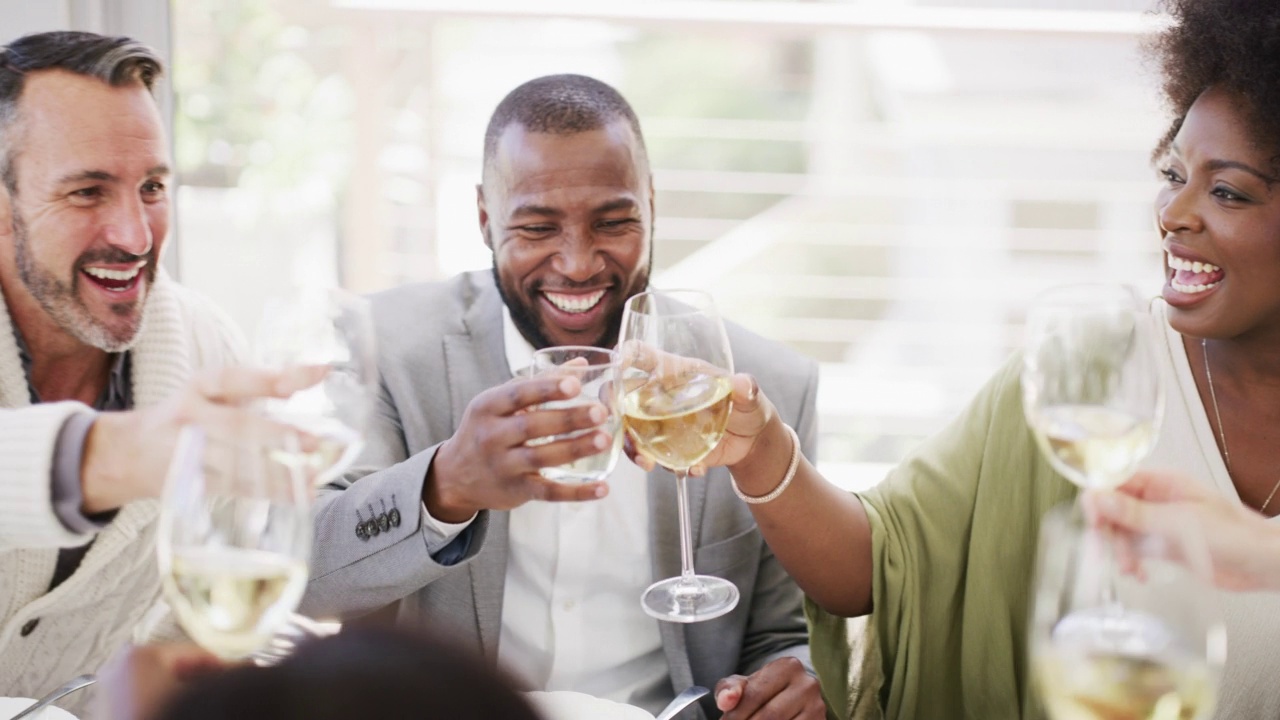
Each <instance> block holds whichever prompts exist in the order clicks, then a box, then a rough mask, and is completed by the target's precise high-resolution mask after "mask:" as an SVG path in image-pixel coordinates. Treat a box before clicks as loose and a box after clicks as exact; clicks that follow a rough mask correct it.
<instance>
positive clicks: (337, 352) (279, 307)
mask: <svg viewBox="0 0 1280 720" xmlns="http://www.w3.org/2000/svg"><path fill="white" fill-rule="evenodd" d="M257 348H258V359H259V361H260V362H261V363H262V364H264V365H265V366H266V367H272V368H283V367H288V366H291V365H325V366H328V367H329V374H328V375H327V376H325V379H324V380H323V381H322V382H321V383H319V384H317V385H315V386H313V387H310V388H307V389H305V390H302V391H300V392H297V393H294V394H293V395H292V396H291V397H289V398H288V399H274V400H268V401H266V402H265V403H264V405H265V408H266V411H267V413H268V414H269V415H270V416H271V417H272V418H274V419H276V420H279V421H280V422H285V423H289V424H291V425H293V426H295V427H297V428H298V429H300V430H303V431H304V432H306V433H308V434H310V435H311V436H313V437H314V438H315V439H316V442H315V443H314V445H313V447H312V449H311V450H309V451H308V452H305V453H300V454H299V455H298V456H297V457H296V458H295V459H294V460H295V462H297V463H298V465H299V467H301V468H302V469H303V470H304V472H306V473H307V475H309V476H310V477H311V478H312V482H314V483H315V484H316V485H323V484H325V483H327V482H329V481H330V480H333V479H334V478H336V477H338V476H339V475H340V474H341V473H342V471H343V470H345V469H347V468H348V467H349V466H350V465H351V463H352V462H354V461H355V458H356V456H357V455H359V454H360V450H361V448H362V447H363V446H364V434H365V432H367V430H368V424H369V418H370V416H371V414H372V411H373V404H374V401H375V398H376V397H377V382H378V374H377V373H378V371H377V367H376V365H375V363H376V356H375V352H374V330H373V312H372V310H371V308H370V303H369V301H368V300H367V299H365V298H362V297H360V296H358V295H353V294H351V293H349V292H346V291H345V290H339V289H337V288H305V289H299V290H295V291H293V292H292V293H291V294H289V295H286V296H283V297H277V298H270V299H268V300H267V302H266V304H265V305H264V308H263V313H262V322H261V324H260V325H259V328H258V342H257Z"/></svg>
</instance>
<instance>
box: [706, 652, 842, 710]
mask: <svg viewBox="0 0 1280 720" xmlns="http://www.w3.org/2000/svg"><path fill="white" fill-rule="evenodd" d="M715 697H716V707H717V708H719V709H720V711H721V712H723V713H724V715H723V718H724V720H774V719H775V718H777V719H778V720H793V719H798V720H822V719H823V718H825V717H826V716H827V706H826V705H825V704H824V703H823V702H822V690H821V688H820V687H819V686H818V681H817V680H816V679H815V678H814V677H813V676H812V675H810V674H809V673H808V672H806V671H805V669H804V665H802V664H800V661H799V660H797V659H795V658H793V657H786V658H779V659H778V660H774V661H773V662H771V663H769V664H768V665H765V666H764V667H762V668H760V669H759V670H757V671H756V672H754V673H752V674H751V675H749V676H746V677H743V676H742V675H731V676H729V677H727V678H725V679H723V680H721V681H720V682H718V683H716V687H715Z"/></svg>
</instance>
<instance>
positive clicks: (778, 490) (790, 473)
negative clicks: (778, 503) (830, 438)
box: [729, 424, 800, 505]
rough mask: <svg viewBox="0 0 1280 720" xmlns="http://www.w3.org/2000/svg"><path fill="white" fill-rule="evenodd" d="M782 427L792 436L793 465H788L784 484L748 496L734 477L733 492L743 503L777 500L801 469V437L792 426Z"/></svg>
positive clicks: (731, 481)
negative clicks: (762, 493) (759, 493)
mask: <svg viewBox="0 0 1280 720" xmlns="http://www.w3.org/2000/svg"><path fill="white" fill-rule="evenodd" d="M782 427H784V428H786V430H787V434H788V435H790V436H791V464H789V465H787V473H786V474H785V475H783V476H782V482H780V483H778V486H777V487H775V488H774V489H772V490H770V491H769V492H768V493H765V494H764V495H748V494H746V493H744V492H742V489H741V488H739V487H738V481H737V480H734V479H733V476H730V477H729V481H730V483H732V484H733V492H734V493H735V494H737V496H738V497H740V498H742V502H744V503H747V504H748V505H761V504H763V503H767V502H769V501H771V500H774V499H776V498H777V497H778V496H779V495H781V494H782V491H783V490H786V489H787V486H788V485H790V484H791V481H792V480H794V479H795V477H796V470H797V469H798V468H799V467H800V437H799V436H798V435H796V431H795V430H792V429H791V426H790V425H786V424H784V425H783V426H782Z"/></svg>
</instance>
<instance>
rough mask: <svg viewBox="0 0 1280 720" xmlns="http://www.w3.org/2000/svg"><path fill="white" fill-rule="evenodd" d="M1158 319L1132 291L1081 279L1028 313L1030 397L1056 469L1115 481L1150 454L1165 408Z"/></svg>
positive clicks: (1037, 429) (1036, 427)
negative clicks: (1083, 282)
mask: <svg viewBox="0 0 1280 720" xmlns="http://www.w3.org/2000/svg"><path fill="white" fill-rule="evenodd" d="M1155 330H1156V329H1155V326H1154V324H1153V322H1152V319H1151V316H1150V314H1149V312H1148V311H1147V308H1146V307H1145V305H1143V304H1142V303H1141V302H1140V301H1139V300H1138V297H1137V295H1136V294H1135V293H1134V292H1133V290H1132V289H1130V288H1127V287H1124V286H1112V285H1075V286H1068V287H1062V288H1056V289H1054V290H1050V291H1049V292H1047V293H1045V294H1043V295H1041V296H1040V297H1039V298H1037V299H1036V300H1035V302H1034V303H1033V304H1032V306H1031V308H1030V310H1029V311H1028V313H1027V326H1026V337H1027V340H1026V347H1025V349H1024V354H1023V366H1022V401H1023V409H1024V411H1025V412H1026V416H1027V422H1028V424H1029V425H1030V426H1031V430H1032V432H1033V433H1034V435H1035V437H1036V441H1037V442H1038V443H1039V445H1040V449H1041V450H1042V451H1043V452H1044V454H1045V457H1047V458H1048V460H1049V462H1050V464H1052V465H1053V467H1054V469H1055V470H1057V471H1058V472H1059V473H1061V474H1062V475H1063V476H1064V477H1066V478H1067V479H1068V480H1070V481H1071V482H1073V483H1075V484H1077V485H1079V486H1080V487H1082V488H1090V487H1094V488H1114V487H1116V486H1118V485H1120V484H1122V483H1123V482H1124V481H1126V480H1128V479H1129V476H1130V475H1132V474H1133V472H1134V471H1135V470H1137V468H1138V464H1139V463H1140V462H1141V461H1142V459H1143V458H1145V457H1146V456H1147V454H1148V453H1150V452H1151V448H1152V447H1153V446H1154V445H1155V441H1156V437H1157V436H1158V435H1159V432H1160V422H1161V419H1162V418H1163V415H1164V382H1163V378H1162V375H1161V367H1160V364H1159V362H1158V361H1157V357H1156V350H1155Z"/></svg>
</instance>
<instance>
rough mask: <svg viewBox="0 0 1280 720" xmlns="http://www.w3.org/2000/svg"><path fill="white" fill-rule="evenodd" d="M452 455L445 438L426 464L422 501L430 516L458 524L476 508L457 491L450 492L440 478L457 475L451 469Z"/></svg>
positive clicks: (465, 519)
mask: <svg viewBox="0 0 1280 720" xmlns="http://www.w3.org/2000/svg"><path fill="white" fill-rule="evenodd" d="M451 458H452V456H451V454H450V452H449V442H448V441H447V440H446V441H445V442H444V443H442V444H441V445H440V447H439V448H437V449H436V454H435V457H433V458H431V464H430V465H429V466H427V477H426V479H425V480H424V481H423V483H422V502H423V503H424V504H426V506H427V512H428V513H430V515H431V517H433V518H435V519H436V520H439V521H440V522H443V523H449V524H454V525H456V524H459V523H464V522H466V521H468V520H470V519H471V518H472V517H473V516H475V514H476V512H477V511H478V510H477V509H474V508H472V507H470V506H469V505H468V504H467V503H466V502H465V500H464V499H463V498H460V497H458V496H457V493H455V492H450V491H449V489H448V488H447V487H446V485H447V483H445V482H442V481H441V479H442V478H451V477H457V475H456V474H455V471H454V470H452V460H451Z"/></svg>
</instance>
